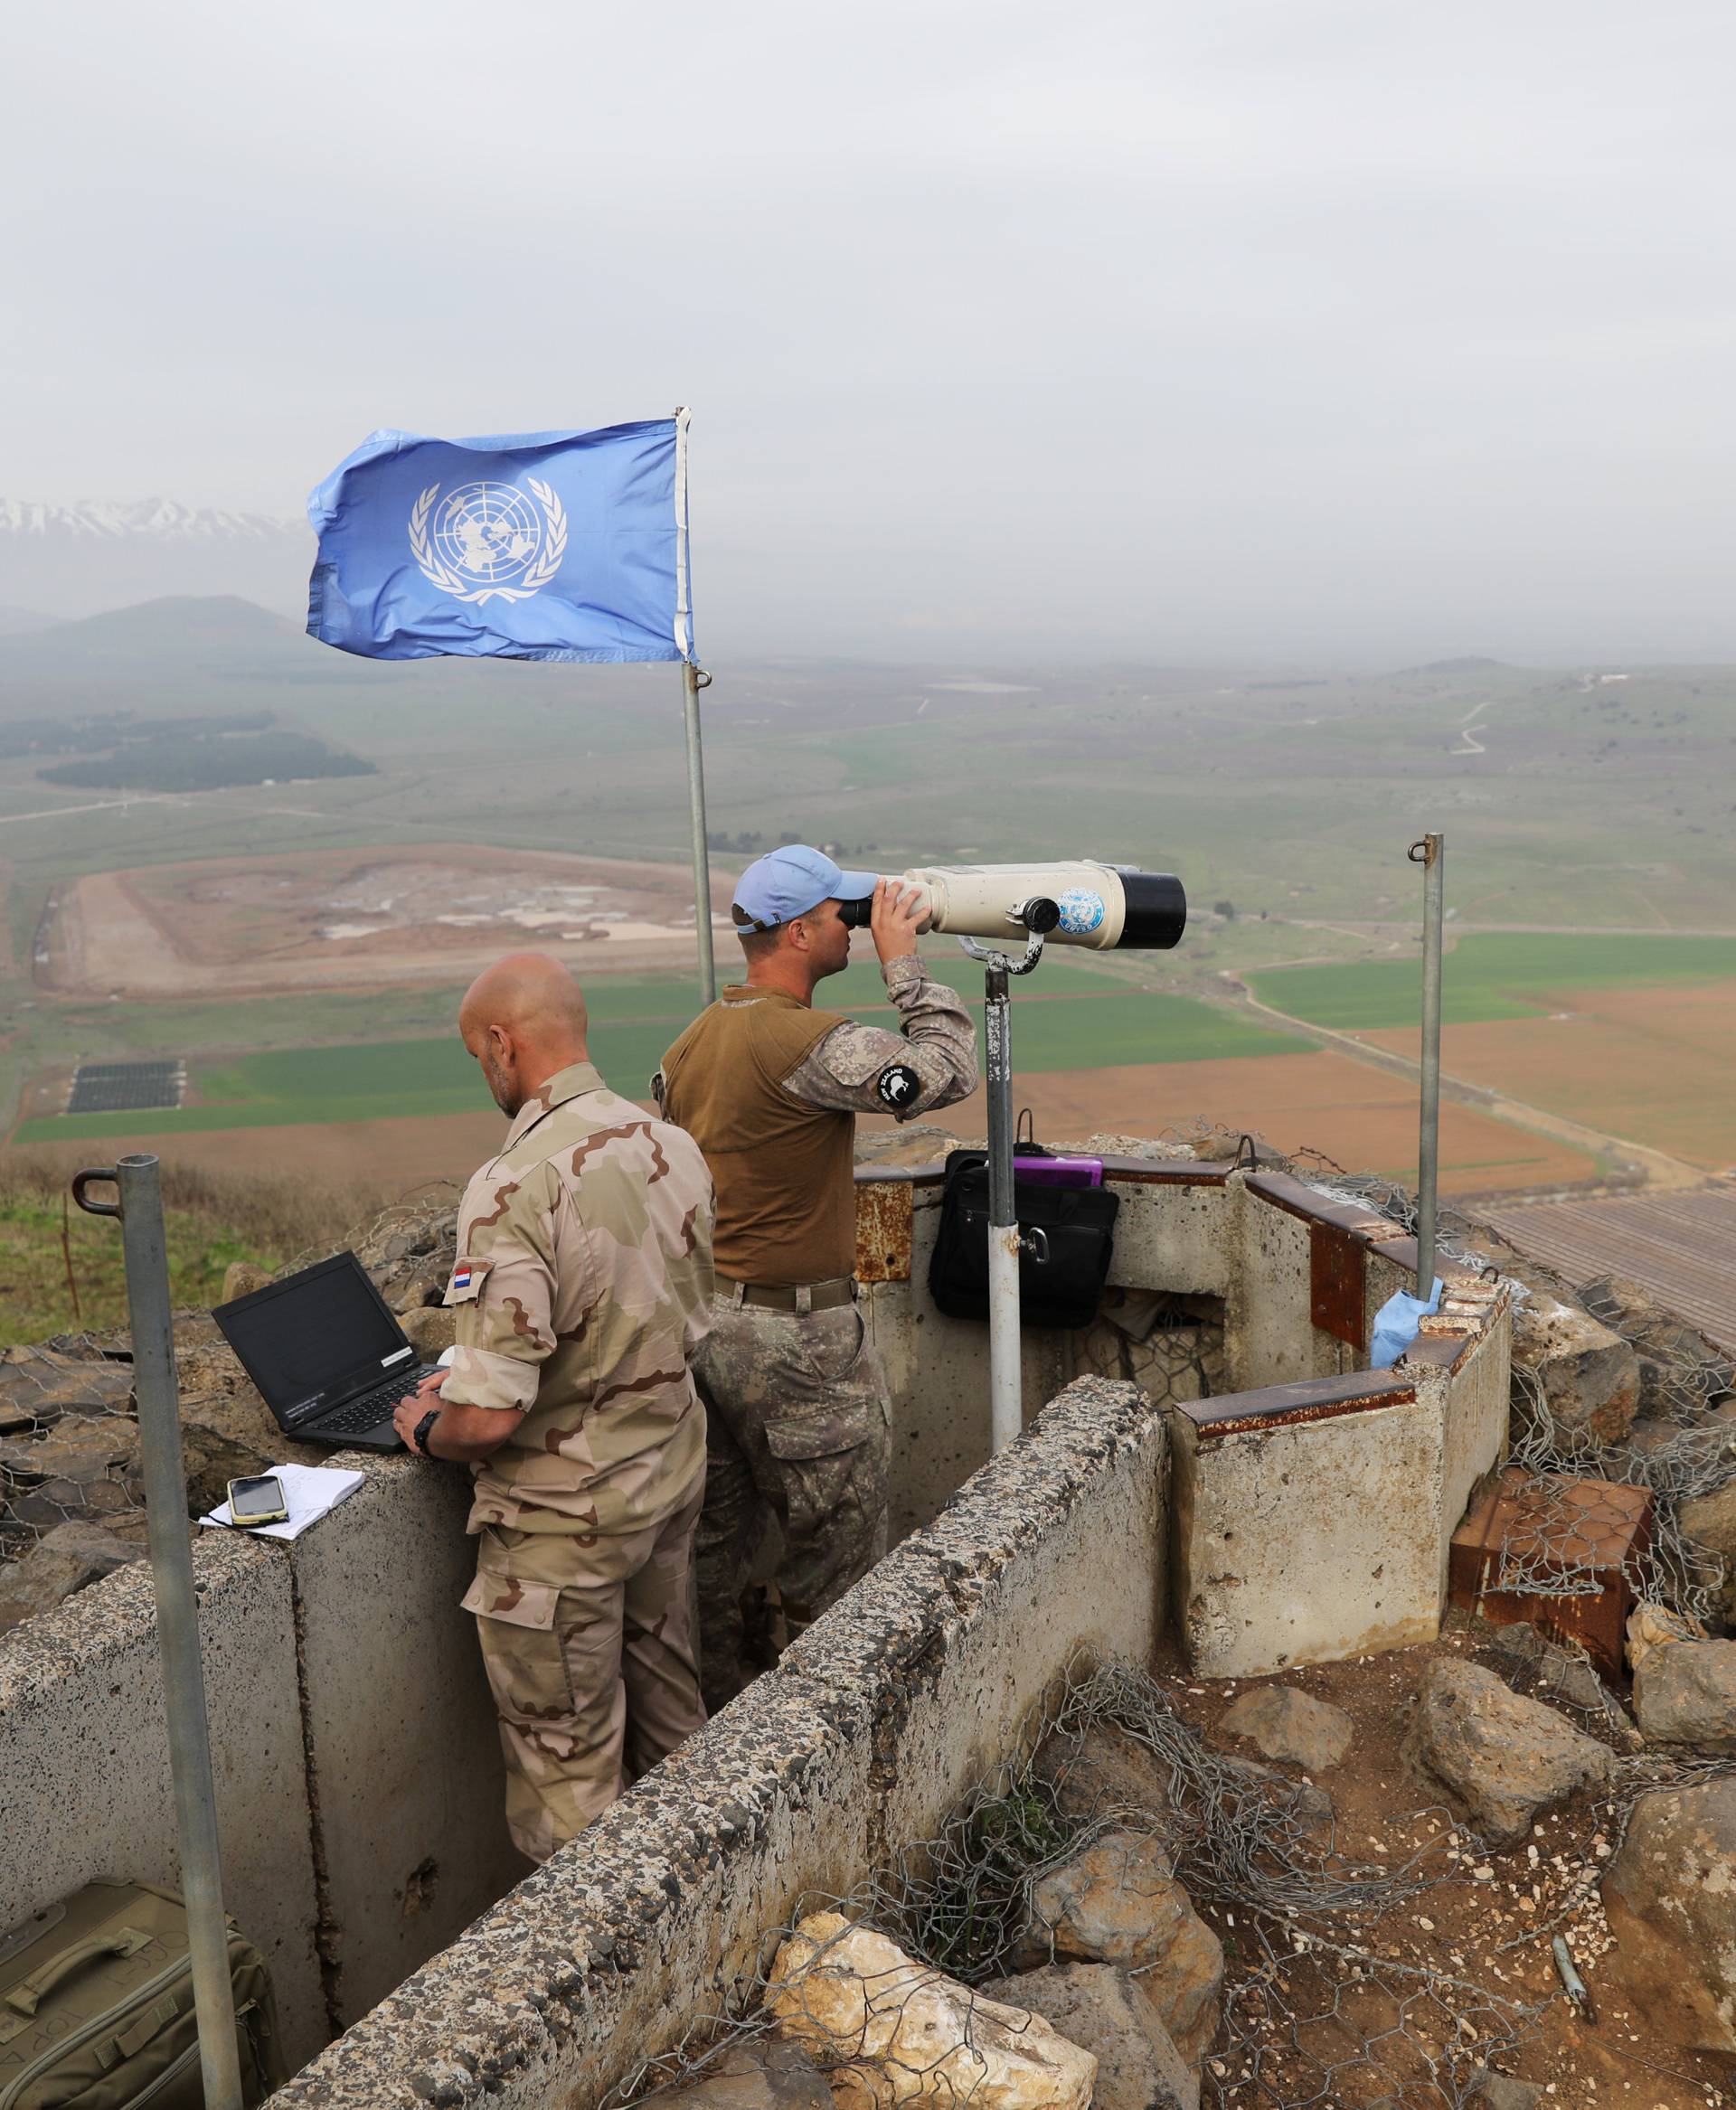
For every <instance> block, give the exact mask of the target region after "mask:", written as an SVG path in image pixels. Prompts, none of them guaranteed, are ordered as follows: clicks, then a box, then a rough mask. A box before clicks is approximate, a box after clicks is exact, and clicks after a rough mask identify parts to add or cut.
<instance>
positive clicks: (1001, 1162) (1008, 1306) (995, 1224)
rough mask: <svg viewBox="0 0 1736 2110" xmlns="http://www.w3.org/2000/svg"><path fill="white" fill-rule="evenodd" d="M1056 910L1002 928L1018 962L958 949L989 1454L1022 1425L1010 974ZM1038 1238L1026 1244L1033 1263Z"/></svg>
mask: <svg viewBox="0 0 1736 2110" xmlns="http://www.w3.org/2000/svg"><path fill="white" fill-rule="evenodd" d="M1058 919H1059V911H1056V910H1054V905H1053V903H1052V902H1049V901H1042V902H1027V903H1024V905H1023V906H1022V907H1021V908H1019V909H1015V910H1014V911H1013V913H1012V914H1011V915H1010V916H1009V918H1008V921H1009V922H1016V923H1022V924H1023V925H1024V932H1025V940H1024V958H1023V959H1022V960H1009V959H1008V958H1007V956H1006V955H1005V953H997V952H995V951H994V950H992V949H991V948H990V947H987V946H983V945H978V944H977V940H976V939H975V938H974V937H961V938H960V939H959V940H958V943H959V944H960V945H961V946H962V947H964V949H965V950H966V951H967V953H968V954H969V955H970V956H971V958H972V959H973V960H980V961H981V962H982V963H983V997H984V1003H983V1041H984V1047H985V1050H986V1055H987V1064H986V1067H987V1070H988V1434H989V1448H990V1450H991V1451H1000V1450H1005V1448H1006V1446H1007V1445H1008V1444H1010V1443H1012V1442H1013V1441H1014V1438H1015V1437H1016V1436H1018V1435H1019V1434H1020V1433H1021V1431H1022V1430H1023V1429H1024V1377H1023V1372H1022V1371H1021V1368H1020V1353H1019V1255H1020V1253H1021V1252H1022V1251H1023V1250H1024V1244H1025V1240H1024V1236H1023V1234H1022V1233H1021V1232H1020V1229H1019V1206H1018V1197H1017V1195H1016V1193H1015V1192H1014V1184H1013V1006H1012V1003H1011V1002H1010V1001H1009V999H1008V995H1007V987H1006V983H1007V977H1008V975H1028V974H1029V973H1030V972H1031V970H1032V968H1033V967H1034V966H1036V964H1037V962H1038V961H1039V960H1040V959H1041V958H1042V957H1043V933H1044V932H1045V931H1049V930H1052V929H1053V928H1054V927H1055V921H1056V920H1058ZM1042 1239H1043V1233H1042V1232H1041V1231H1036V1230H1033V1232H1032V1234H1031V1242H1032V1245H1033V1249H1037V1250H1038V1251H1039V1253H1040V1257H1041V1254H1042V1251H1043V1248H1042V1246H1041V1241H1042Z"/></svg>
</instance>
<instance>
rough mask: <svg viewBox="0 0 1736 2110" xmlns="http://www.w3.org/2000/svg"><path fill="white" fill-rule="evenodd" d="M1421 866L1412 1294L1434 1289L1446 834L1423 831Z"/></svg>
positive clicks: (1416, 850)
mask: <svg viewBox="0 0 1736 2110" xmlns="http://www.w3.org/2000/svg"><path fill="white" fill-rule="evenodd" d="M1409 854H1410V858H1411V863H1412V864H1420V865H1421V867H1422V1101H1421V1108H1420V1124H1419V1133H1418V1137H1417V1295H1419V1296H1420V1298H1421V1299H1422V1301H1423V1302H1424V1303H1425V1304H1427V1303H1428V1301H1429V1298H1430V1297H1431V1296H1432V1295H1434V1294H1435V1229H1436V1224H1437V1220H1438V1215H1437V1207H1438V1205H1437V1202H1436V1190H1437V1187H1438V1184H1439V1176H1440V947H1441V924H1442V921H1443V918H1442V913H1441V900H1442V897H1443V894H1444V887H1443V883H1442V881H1443V877H1444V873H1445V868H1446V862H1447V838H1446V837H1445V836H1444V835H1425V836H1424V837H1423V839H1422V841H1421V842H1420V843H1412V844H1411V849H1410V852H1409Z"/></svg>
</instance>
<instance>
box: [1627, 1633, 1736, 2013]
mask: <svg viewBox="0 0 1736 2110" xmlns="http://www.w3.org/2000/svg"><path fill="white" fill-rule="evenodd" d="M1667 1653H1672V1654H1673V1653H1675V1652H1674V1651H1673V1650H1672V1651H1669V1652H1667ZM1603 1904H1604V1909H1605V1911H1606V1912H1607V1913H1608V1914H1609V1926H1610V1931H1611V1932H1612V1933H1613V1934H1614V1936H1615V1937H1616V1945H1615V1948H1614V1949H1613V1950H1612V1951H1611V1952H1610V1954H1609V1955H1608V1956H1607V1957H1605V1959H1604V1961H1603V1963H1602V1964H1601V1966H1600V1967H1599V1982H1600V1984H1599V1991H1601V1987H1602V1986H1603V1985H1611V1986H1613V1988H1614V1989H1615V1990H1617V1991H1618V1992H1619V1994H1620V1995H1621V1997H1622V2000H1623V2002H1624V2004H1625V2005H1627V2006H1628V2007H1630V2008H1631V2009H1632V2011H1634V2012H1635V2013H1636V2014H1639V2015H1644V2016H1645V2017H1646V2027H1647V2030H1649V2031H1651V2032H1655V2033H1656V2036H1658V2037H1662V2038H1663V2039H1664V2040H1665V2042H1667V2043H1670V2044H1675V2045H1679V2046H1680V2047H1682V2048H1683V2049H1685V2050H1697V2051H1722V2052H1736V1777H1732V1776H1729V1775H1725V1776H1722V1777H1720V1778H1718V1779H1714V1780H1708V1781H1705V1782H1703V1783H1702V1784H1701V1785H1699V1786H1697V1787H1686V1788H1671V1789H1665V1790H1662V1791H1660V1792H1658V1793H1656V1794H1647V1795H1642V1796H1641V1797H1640V1799H1639V1801H1638V1802H1637V1804H1635V1805H1634V1813H1633V1816H1632V1818H1631V1820H1630V1821H1629V1823H1628V1836H1627V1838H1626V1839H1625V1840H1624V1841H1623V1842H1622V1846H1621V1850H1620V1851H1619V1852H1618V1854H1617V1855H1616V1858H1615V1860H1613V1861H1611V1862H1610V1864H1609V1873H1608V1875H1607V1876H1606V1877H1605V1878H1604V1882H1603Z"/></svg>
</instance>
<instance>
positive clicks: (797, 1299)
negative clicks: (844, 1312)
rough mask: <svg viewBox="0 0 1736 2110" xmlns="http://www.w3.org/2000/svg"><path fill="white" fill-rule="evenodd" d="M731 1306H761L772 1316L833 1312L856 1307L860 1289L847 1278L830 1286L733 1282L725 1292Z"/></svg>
mask: <svg viewBox="0 0 1736 2110" xmlns="http://www.w3.org/2000/svg"><path fill="white" fill-rule="evenodd" d="M722 1294H723V1296H724V1299H725V1301H726V1302H727V1303H730V1304H738V1305H760V1306H761V1307H762V1308H763V1309H765V1310H767V1311H772V1312H799V1311H801V1310H802V1309H803V1308H804V1305H806V1308H807V1310H808V1311H810V1312H833V1311H836V1309H837V1308H838V1306H839V1305H847V1304H854V1302H855V1296H856V1286H855V1284H854V1281H853V1280H852V1279H851V1277H850V1276H847V1275H839V1276H835V1277H834V1278H833V1280H832V1281H830V1282H807V1283H802V1284H797V1283H793V1282H732V1283H731V1284H730V1285H729V1286H727V1288H724V1289H723V1292H722Z"/></svg>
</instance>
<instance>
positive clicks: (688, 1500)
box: [393, 953, 712, 1861]
mask: <svg viewBox="0 0 1736 2110" xmlns="http://www.w3.org/2000/svg"><path fill="white" fill-rule="evenodd" d="M458 1031H459V1032H460V1033H461V1034H462V1035H463V1038H464V1044H465V1046H466V1048H467V1050H469V1052H470V1053H471V1054H472V1055H474V1056H475V1057H476V1060H477V1061H478V1062H479V1063H480V1064H481V1066H482V1073H483V1076H484V1077H485V1078H486V1079H487V1083H488V1088H489V1090H490V1091H491V1092H492V1093H493V1094H494V1097H495V1104H496V1105H497V1106H498V1107H500V1109H501V1111H502V1112H503V1113H504V1114H506V1115H508V1116H511V1119H512V1126H511V1127H510V1128H509V1129H508V1130H507V1131H506V1141H505V1147H504V1148H503V1149H502V1151H501V1152H500V1154H499V1155H498V1156H496V1157H493V1158H491V1159H490V1160H489V1161H488V1163H486V1165H484V1166H483V1167H482V1169H481V1171H480V1172H478V1173H476V1177H475V1178H474V1179H473V1180H472V1181H471V1182H470V1184H469V1186H468V1187H467V1189H466V1191H465V1196H464V1202H463V1206H462V1207H461V1208H460V1210H459V1211H458V1258H457V1261H456V1263H455V1265H454V1267H453V1269H452V1280H451V1283H450V1285H449V1286H448V1289H447V1293H446V1300H445V1301H446V1303H447V1305H448V1306H449V1307H450V1308H451V1310H452V1311H453V1312H454V1314H456V1322H457V1330H458V1346H457V1351H456V1354H455V1356H454V1360H453V1363H452V1367H451V1369H450V1370H449V1371H437V1372H435V1373H434V1374H433V1375H431V1376H430V1377H429V1378H428V1379H427V1380H426V1381H425V1382H424V1383H423V1385H422V1387H421V1389H420V1392H418V1393H416V1394H414V1395H412V1397H411V1398H410V1399H407V1400H405V1401H404V1402H403V1404H402V1405H401V1407H400V1408H398V1410H397V1413H396V1414H395V1415H394V1417H393V1419H394V1422H395V1423H396V1426H397V1429H398V1433H399V1435H400V1436H402V1437H403V1439H404V1441H405V1443H406V1444H408V1445H409V1446H410V1449H411V1450H412V1451H419V1452H422V1453H424V1454H426V1455H428V1456H429V1457H435V1458H450V1459H454V1460H457V1461H459V1462H462V1463H463V1464H466V1465H468V1466H469V1467H470V1469H471V1471H472V1473H473V1474H474V1475H475V1478H476V1494H475V1500H474V1502H472V1505H471V1510H470V1521H469V1527H468V1528H469V1530H470V1531H472V1532H474V1533H475V1534H476V1541H477V1543H476V1581H475V1583H474V1584H473V1585H472V1587H471V1588H470V1590H469V1592H468V1593H467V1596H466V1597H465V1599H464V1605H465V1609H466V1610H467V1611H468V1612H473V1613H475V1615H476V1633H477V1635H478V1638H479V1639H480V1641H481V1644H482V1660H483V1663H484V1664H485V1665H486V1669H487V1672H488V1682H489V1684H490V1686H491V1687H492V1688H493V1690H494V1695H495V1706H496V1708H497V1709H498V1710H499V1713H500V1737H501V1744H502V1747H503V1748H504V1749H505V1756H506V1821H507V1825H508V1828H509V1829H510V1831H511V1832H512V1835H513V1838H514V1842H516V1843H517V1845H518V1846H519V1848H520V1849H521V1851H523V1852H524V1853H526V1854H528V1855H529V1856H530V1858H531V1859H532V1860H536V1861H542V1860H547V1859H548V1858H549V1856H550V1855H551V1854H552V1852H553V1851H555V1849H556V1848H557V1847H559V1846H561V1845H563V1844H564V1843H565V1842H566V1841H568V1840H569V1839H571V1837H572V1836H573V1835H574V1833H575V1832H580V1831H581V1830H582V1829H583V1828H584V1826H585V1825H587V1824H589V1823H590V1821H591V1819H592V1818H593V1817H595V1816H597V1815H598V1814H599V1812H600V1811H602V1810H603V1809H605V1808H607V1806H608V1805H609V1804H610V1803H611V1802H613V1801H614V1799H615V1797H616V1796H617V1795H618V1794H619V1793H620V1792H621V1789H622V1787H623V1785H625V1784H626V1783H627V1782H628V1781H630V1780H634V1779H637V1777H638V1776H639V1775H640V1774H642V1773H644V1772H646V1771H647V1770H648V1769H649V1768H650V1767H651V1766H655V1765H656V1762H657V1760H658V1759H659V1758H661V1757H663V1756H664V1755H665V1752H668V1751H670V1750H673V1749H674V1747H675V1746H676V1745H677V1744H679V1743H680V1742H681V1740H682V1738H684V1737H686V1736H689V1735H691V1733H692V1732H693V1730H694V1729H698V1728H699V1726H700V1724H701V1723H702V1722H703V1720H704V1719H705V1714H704V1709H703V1705H702V1704H701V1700H700V1696H699V1679H698V1670H697V1664H696V1661H695V1652H694V1634H693V1588H692V1564H693V1531H694V1527H695V1525H696V1523H697V1521H698V1518H699V1509H700V1497H701V1495H702V1493H703V1489H704V1484H705V1422H704V1416H703V1410H702V1408H701V1407H700V1404H699V1400H698V1398H697V1396H696V1394H695V1392H694V1389H693V1379H692V1377H691V1376H690V1375H689V1373H688V1361H689V1359H690V1357H691V1356H692V1355H693V1352H694V1351H695V1350H696V1349H697V1348H698V1346H699V1344H700V1342H701V1341H702V1340H703V1338H704V1336H705V1333H706V1332H707V1330H708V1329H709V1327H710V1325H711V1310H710V1303H711V1292H712V1181H711V1175H710V1174H709V1173H708V1172H707V1171H706V1169H705V1162H704V1160H703V1157H702V1156H701V1154H700V1153H699V1150H698V1148H697V1147H696V1146H695V1144H693V1140H692V1138H691V1137H689V1136H687V1135H684V1134H683V1133H682V1131H681V1130H680V1129H679V1128H674V1127H671V1126H668V1125H667V1124H666V1123H665V1122H662V1121H657V1120H653V1119H650V1118H649V1117H647V1116H646V1114H645V1113H644V1111H643V1110H642V1109H641V1108H640V1107H637V1106H635V1105H633V1104H632V1103H631V1101H629V1100H627V1099H621V1098H617V1097H616V1096H615V1094H614V1093H613V1092H611V1091H610V1090H609V1088H608V1087H607V1086H606V1085H605V1084H604V1082H603V1080H602V1079H601V1078H600V1077H599V1075H598V1073H597V1071H596V1069H594V1068H593V1067H592V1066H591V1064H590V1062H589V1061H588V1060H586V1054H585V1005H584V999H583V997H582V996H581V995H580V991H579V986H578V984H577V983H575V982H574V980H573V979H572V976H571V975H570V974H569V973H568V972H567V970H566V968H565V967H563V966H561V963H560V962H559V961H558V960H555V959H552V958H550V957H549V956H548V955H547V954H544V953H514V954H513V955H512V956H510V957H509V958H507V959H504V960H502V961H500V962H499V963H498V965H496V966H493V967H491V968H489V970H488V971H487V973H486V974H485V975H481V976H479V977H478V978H477V980H476V981H475V982H474V983H472V984H471V985H470V988H469V990H468V991H467V994H466V996H465V999H464V1003H463V1005H462V1006H461V1008H460V1010H459V1013H458Z"/></svg>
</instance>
